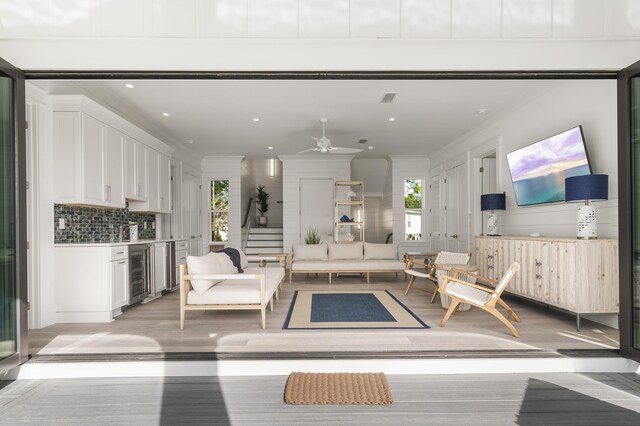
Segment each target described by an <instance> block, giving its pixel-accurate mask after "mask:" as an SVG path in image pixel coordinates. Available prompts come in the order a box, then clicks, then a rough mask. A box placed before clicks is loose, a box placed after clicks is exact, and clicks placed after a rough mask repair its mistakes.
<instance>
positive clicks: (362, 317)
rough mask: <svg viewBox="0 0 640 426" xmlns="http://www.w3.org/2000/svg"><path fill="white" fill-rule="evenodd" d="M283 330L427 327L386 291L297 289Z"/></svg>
mask: <svg viewBox="0 0 640 426" xmlns="http://www.w3.org/2000/svg"><path fill="white" fill-rule="evenodd" d="M282 328H283V329H285V330H312V329H315V330H321V329H339V328H342V329H384V328H387V329H407V328H416V329H419V328H429V326H428V325H427V324H425V323H424V322H423V321H422V320H421V319H420V318H418V316H417V315H416V314H414V313H413V312H411V310H409V308H407V307H406V306H404V305H403V304H402V303H400V301H399V300H398V299H396V298H395V297H393V295H391V293H389V292H388V291H386V290H372V291H369V290H363V291H326V290H318V291H311V290H299V291H296V292H295V294H294V295H293V300H291V307H290V308H289V313H288V314H287V318H286V320H285V322H284V326H283V327H282Z"/></svg>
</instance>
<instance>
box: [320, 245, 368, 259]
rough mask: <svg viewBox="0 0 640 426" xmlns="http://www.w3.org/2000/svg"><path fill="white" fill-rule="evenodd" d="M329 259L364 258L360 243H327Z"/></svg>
mask: <svg viewBox="0 0 640 426" xmlns="http://www.w3.org/2000/svg"><path fill="white" fill-rule="evenodd" d="M327 245H328V246H329V259H330V260H360V259H363V258H364V253H363V246H362V243H360V242H358V243H346V244H333V243H330V244H327Z"/></svg>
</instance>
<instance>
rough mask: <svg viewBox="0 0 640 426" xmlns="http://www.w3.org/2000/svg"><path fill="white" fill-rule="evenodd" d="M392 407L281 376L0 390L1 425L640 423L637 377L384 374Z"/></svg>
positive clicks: (74, 382)
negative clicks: (293, 386)
mask: <svg viewBox="0 0 640 426" xmlns="http://www.w3.org/2000/svg"><path fill="white" fill-rule="evenodd" d="M387 379H388V382H389V387H390V389H391V392H392V394H393V399H394V403H393V404H392V405H389V406H362V405H360V406H347V405H342V406H338V405H303V406H292V405H287V404H285V403H284V402H283V395H284V386H285V383H286V380H287V376H269V377H260V376H256V377H202V378H201V377H170V378H164V379H163V378H110V379H95V378H93V379H51V380H19V381H16V382H12V383H6V384H5V385H4V388H3V387H2V386H3V385H2V382H0V425H17V424H20V425H22V424H33V425H45V424H46V425H48V424H64V425H87V424H91V425H102V424H118V425H123V424H135V425H157V424H163V425H179V424H180V425H183V424H215V425H226V424H246V425H257V424H260V425H300V424H305V425H327V424H344V425H353V424H367V425H410V424H411V425H414V424H419V425H427V424H431V425H468V424H473V425H492V426H494V425H508V424H509V425H510V424H519V425H540V424H545V425H550V424H553V425H614V424H615V425H638V424H640V414H639V412H640V378H639V376H638V375H636V374H590V375H581V374H575V373H573V374H572V373H564V374H558V373H555V374H499V375H495V374H484V375H429V376H420V375H412V376H409V375H388V376H387Z"/></svg>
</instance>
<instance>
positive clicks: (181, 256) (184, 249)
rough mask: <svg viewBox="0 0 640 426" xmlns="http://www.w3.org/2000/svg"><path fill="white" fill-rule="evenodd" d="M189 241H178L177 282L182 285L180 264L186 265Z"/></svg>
mask: <svg viewBox="0 0 640 426" xmlns="http://www.w3.org/2000/svg"><path fill="white" fill-rule="evenodd" d="M188 250H189V243H187V242H186V241H176V283H177V284H178V285H180V265H186V263H187V255H188Z"/></svg>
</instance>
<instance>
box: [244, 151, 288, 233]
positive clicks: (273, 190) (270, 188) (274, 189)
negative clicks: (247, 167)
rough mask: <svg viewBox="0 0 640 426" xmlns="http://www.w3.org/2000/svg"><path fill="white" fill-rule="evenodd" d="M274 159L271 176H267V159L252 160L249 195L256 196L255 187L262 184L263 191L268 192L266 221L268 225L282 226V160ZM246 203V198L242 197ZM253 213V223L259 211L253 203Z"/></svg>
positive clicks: (256, 219)
mask: <svg viewBox="0 0 640 426" xmlns="http://www.w3.org/2000/svg"><path fill="white" fill-rule="evenodd" d="M275 161H276V175H275V176H273V177H271V176H269V164H268V162H269V160H253V161H252V164H253V169H252V173H253V176H254V185H253V188H252V190H253V191H252V192H251V193H250V194H249V196H250V197H254V198H255V196H256V187H257V186H258V185H263V186H264V189H265V191H267V192H268V193H269V211H268V212H267V214H266V217H267V223H268V226H269V227H281V226H282V162H281V161H280V160H278V159H277V158H276V159H275ZM244 200H245V201H244V202H245V203H246V199H244ZM252 208H253V213H254V215H255V220H254V221H253V223H256V224H257V223H258V217H259V216H260V213H259V212H258V208H257V204H254V207H252Z"/></svg>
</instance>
